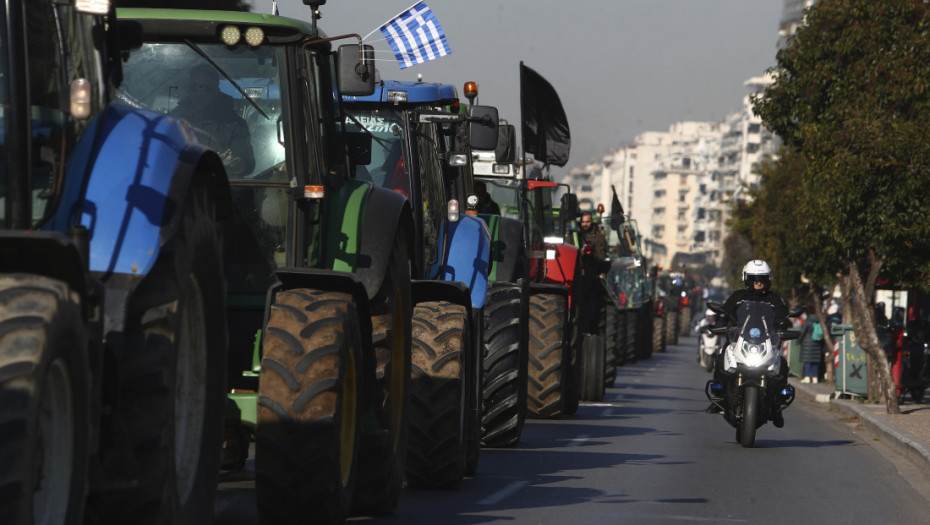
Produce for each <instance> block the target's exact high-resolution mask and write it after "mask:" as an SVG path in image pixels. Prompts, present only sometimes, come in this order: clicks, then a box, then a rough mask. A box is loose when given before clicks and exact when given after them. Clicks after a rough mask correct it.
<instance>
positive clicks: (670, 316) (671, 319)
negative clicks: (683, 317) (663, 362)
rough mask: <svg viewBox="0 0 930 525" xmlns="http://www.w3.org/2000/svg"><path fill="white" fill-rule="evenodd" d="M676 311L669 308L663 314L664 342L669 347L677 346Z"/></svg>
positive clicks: (677, 317) (677, 315) (677, 316)
mask: <svg viewBox="0 0 930 525" xmlns="http://www.w3.org/2000/svg"><path fill="white" fill-rule="evenodd" d="M679 317H680V315H679V313H678V310H676V309H674V308H671V309H669V310H666V312H665V340H666V342H668V344H670V345H677V344H678V319H679Z"/></svg>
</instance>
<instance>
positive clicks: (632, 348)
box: [623, 310, 640, 363]
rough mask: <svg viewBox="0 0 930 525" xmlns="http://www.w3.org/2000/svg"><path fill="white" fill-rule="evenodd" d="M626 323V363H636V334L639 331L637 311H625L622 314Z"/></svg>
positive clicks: (637, 357) (637, 356) (637, 358)
mask: <svg viewBox="0 0 930 525" xmlns="http://www.w3.org/2000/svg"><path fill="white" fill-rule="evenodd" d="M623 317H624V320H625V321H626V323H625V324H626V330H625V333H626V362H627V363H636V362H637V361H639V350H638V349H637V348H636V340H637V334H638V333H639V332H640V330H639V322H638V321H639V311H638V310H626V311H625V312H623Z"/></svg>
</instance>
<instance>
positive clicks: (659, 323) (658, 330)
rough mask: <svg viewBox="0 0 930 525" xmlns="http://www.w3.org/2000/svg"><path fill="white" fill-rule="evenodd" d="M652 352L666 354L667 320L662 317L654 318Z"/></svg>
mask: <svg viewBox="0 0 930 525" xmlns="http://www.w3.org/2000/svg"><path fill="white" fill-rule="evenodd" d="M652 352H653V353H656V354H658V353H664V352H665V319H664V318H662V317H656V316H653V318H652Z"/></svg>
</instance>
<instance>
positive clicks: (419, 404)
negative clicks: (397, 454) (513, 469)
mask: <svg viewBox="0 0 930 525" xmlns="http://www.w3.org/2000/svg"><path fill="white" fill-rule="evenodd" d="M468 324H469V320H468V318H467V313H466V311H465V308H464V307H463V306H460V305H457V304H453V303H449V302H446V301H431V302H424V303H420V304H418V305H416V307H415V308H414V309H413V330H412V335H413V358H412V361H413V364H412V367H411V384H410V392H411V398H410V443H409V447H408V450H407V468H406V471H407V482H408V483H409V484H410V486H411V487H414V488H454V487H458V486H459V485H460V484H461V483H462V479H463V478H464V476H465V452H466V451H465V435H464V432H465V426H466V425H465V416H466V414H465V395H466V393H465V380H464V378H465V363H464V360H463V355H462V353H463V351H464V350H465V349H466V348H467V345H468V341H469V340H470V339H469V334H468V332H467V329H468Z"/></svg>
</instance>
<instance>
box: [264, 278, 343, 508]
mask: <svg viewBox="0 0 930 525" xmlns="http://www.w3.org/2000/svg"><path fill="white" fill-rule="evenodd" d="M360 348H361V344H360V341H359V327H358V313H357V312H356V310H355V305H354V304H353V302H352V297H351V296H350V295H348V294H342V293H335V292H321V291H317V290H309V289H295V290H286V291H281V292H278V293H277V294H276V295H275V303H274V304H273V305H272V306H271V312H270V315H269V317H268V324H267V326H266V328H265V336H264V340H263V342H262V368H261V373H260V375H259V382H258V414H257V420H258V421H257V425H256V427H255V496H256V500H257V504H258V512H259V516H260V517H261V520H262V522H263V523H276V524H277V523H284V524H290V523H295V524H296V523H342V522H343V521H345V518H346V516H347V515H348V513H349V509H350V505H351V498H352V493H353V490H354V483H355V472H356V461H357V457H358V442H359V440H358V407H359V385H360V377H361V374H360V366H361V365H360V362H361V356H360V355H359V350H360Z"/></svg>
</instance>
